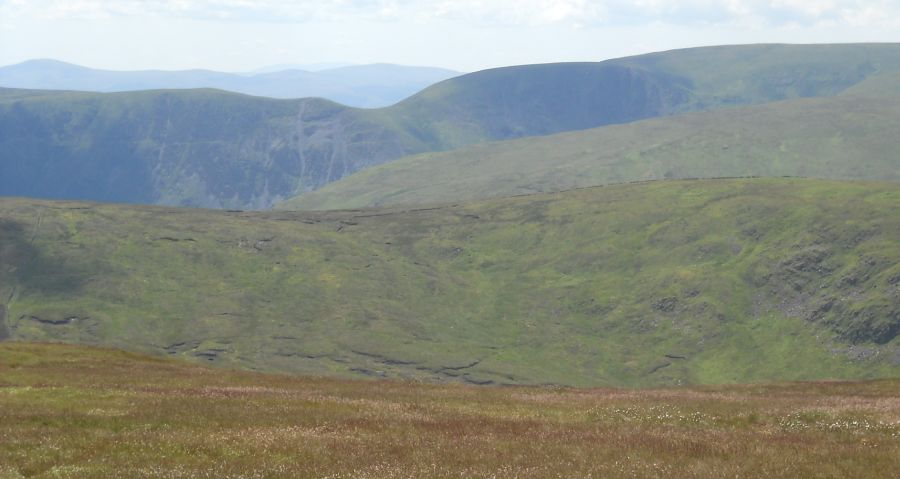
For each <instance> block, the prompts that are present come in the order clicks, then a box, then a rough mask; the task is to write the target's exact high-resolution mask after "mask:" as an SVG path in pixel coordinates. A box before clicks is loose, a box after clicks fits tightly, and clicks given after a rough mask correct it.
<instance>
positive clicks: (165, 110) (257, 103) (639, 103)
mask: <svg viewBox="0 0 900 479" xmlns="http://www.w3.org/2000/svg"><path fill="white" fill-rule="evenodd" d="M704 55H706V56H705V57H704ZM699 58H708V61H707V62H706V63H703V65H702V66H703V68H700V66H698V65H697V64H698V62H699V60H698V59H699ZM719 70H727V71H732V73H729V74H723V73H716V72H718V71H719ZM897 72H900V45H811V46H790V45H760V46H747V47H719V48H707V49H694V50H686V51H675V52H666V53H661V54H655V55H647V56H642V57H633V58H626V59H620V60H611V61H608V62H602V63H595V64H594V63H575V64H548V65H529V66H522V67H510V68H501V69H495V70H487V71H483V72H478V73H474V74H469V75H463V76H461V77H457V78H453V79H450V80H446V81H444V82H441V83H438V84H436V85H434V86H432V87H429V88H427V89H426V90H424V91H422V92H421V93H419V94H417V95H415V96H413V97H411V98H409V99H407V100H404V101H402V102H400V103H398V104H396V105H394V106H391V107H388V108H382V109H374V110H362V109H353V108H348V107H344V106H341V105H338V104H333V103H328V102H325V101H323V100H282V101H280V102H278V101H276V100H266V99H259V98H249V97H244V96H240V95H233V94H232V95H228V94H225V93H213V92H208V91H178V92H166V91H154V92H139V93H117V94H73V93H68V94H59V93H48V94H47V95H44V96H41V95H37V94H34V93H2V92H0V126H2V128H0V151H2V152H3V156H2V157H0V178H2V179H3V181H4V184H5V185H6V186H3V187H2V188H0V195H13V194H14V195H24V196H41V197H52V198H70V199H92V200H104V201H121V202H149V203H159V204H172V205H194V206H207V207H217V208H220V207H227V208H265V207H268V206H270V205H271V204H272V203H274V202H276V201H278V200H281V199H284V198H288V197H292V196H295V195H297V194H300V193H303V192H306V191H310V190H313V189H316V188H319V187H321V186H322V185H325V184H327V183H329V182H332V181H335V180H338V179H340V178H342V177H344V176H346V175H348V174H350V173H353V172H355V171H358V170H360V169H363V168H366V167H369V166H373V165H377V164H380V163H384V162H387V161H391V160H394V159H397V158H400V157H402V156H406V155H410V154H415V153H422V152H428V151H439V150H451V149H454V148H459V147H463V146H467V145H471V144H475V143H481V142H487V141H492V140H504V139H514V138H519V137H525V136H533V135H545V134H552V133H558V132H562V131H568V130H578V129H588V128H593V127H599V126H604V125H609V124H615V123H624V122H631V121H636V120H642V119H647V118H652V117H657V116H660V115H670V114H676V113H684V112H689V111H693V110H706V109H717V108H721V107H723V106H734V105H737V104H756V103H765V102H768V101H775V100H781V99H785V98H795V97H798V96H831V95H834V94H837V93H839V92H842V91H846V90H850V89H857V88H860V87H861V86H863V85H873V84H874V82H876V81H877V80H879V79H884V78H894V77H893V76H892V75H897ZM742 85H743V86H747V88H746V89H744V90H742V89H741V86H742ZM742 91H743V92H744V93H743V94H742V93H741V92H742ZM870 91H878V89H877V88H872V89H870ZM170 105H179V106H178V108H172V107H170ZM169 125H173V126H174V125H181V126H179V127H174V130H173V128H170V127H169ZM175 130H178V131H177V134H175V133H172V132H173V131H175ZM176 138H177V142H176ZM101 163H102V164H101ZM173 165H174V166H173ZM148 178H150V179H149V180H148ZM120 184H126V185H141V186H142V188H143V189H140V188H138V191H139V192H140V194H138V193H134V194H129V191H131V188H122V187H120V186H119V185H120ZM8 185H13V187H10V186H8ZM51 185H52V186H51ZM71 185H78V186H77V187H72V186H71ZM11 188H12V189H11ZM123 190H125V191H123ZM48 191H49V192H50V193H48Z"/></svg>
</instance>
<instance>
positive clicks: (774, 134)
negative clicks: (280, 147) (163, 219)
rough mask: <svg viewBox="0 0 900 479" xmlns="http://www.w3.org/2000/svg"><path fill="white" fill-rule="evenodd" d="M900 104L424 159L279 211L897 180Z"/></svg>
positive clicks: (854, 100) (602, 134) (831, 108)
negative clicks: (714, 182) (584, 190)
mask: <svg viewBox="0 0 900 479" xmlns="http://www.w3.org/2000/svg"><path fill="white" fill-rule="evenodd" d="M898 131H900V95H896V96H891V95H884V96H880V97H879V96H873V94H872V92H871V91H870V90H867V91H862V92H860V93H853V94H851V93H849V92H848V93H847V94H844V95H841V96H839V97H836V98H808V99H796V100H790V101H783V102H775V103H768V104H765V105H757V106H750V107H740V108H726V109H721V110H716V111H711V112H698V113H689V114H683V115H678V116H670V117H665V118H656V119H651V120H644V121H639V122H634V123H629V124H626V125H613V126H607V127H601V128H596V129H592V130H583V131H577V132H568V133H560V134H556V135H550V136H541V137H532V138H523V139H519V140H510V141H505V142H496V143H489V144H484V145H477V146H471V147H467V148H461V149H458V150H453V151H449V152H440V153H424V154H421V155H416V156H411V157H407V158H403V159H400V160H397V161H393V162H390V163H387V164H384V165H379V166H375V167H372V168H368V169H366V170H363V171H360V172H358V173H356V174H353V175H351V176H349V177H347V178H344V179H342V180H340V181H337V182H335V183H331V184H329V185H326V186H325V187H323V188H321V189H318V190H316V191H312V192H308V193H305V194H303V195H301V196H299V197H297V198H294V199H292V200H289V201H286V202H284V203H282V204H280V205H278V208H281V209H336V208H358V207H363V206H381V205H400V204H403V205H421V204H429V203H439V202H452V201H465V200H471V199H478V198H489V197H500V196H510V195H517V194H523V193H534V192H542V191H544V192H549V191H563V190H567V189H571V188H579V187H587V186H595V185H602V184H610V183H621V182H628V181H635V180H655V179H666V178H710V177H737V176H806V177H817V178H831V179H868V180H891V181H897V180H900V155H898V151H900V138H898V136H897V132H898Z"/></svg>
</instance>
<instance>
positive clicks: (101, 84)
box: [0, 60, 460, 108]
mask: <svg viewBox="0 0 900 479" xmlns="http://www.w3.org/2000/svg"><path fill="white" fill-rule="evenodd" d="M458 75H460V73H459V72H455V71H451V70H446V69H443V68H433V67H410V66H403V65H390V64H373V65H355V66H348V67H340V68H333V69H326V70H322V71H317V72H311V71H305V70H296V69H288V70H282V71H266V72H260V73H252V74H239V73H223V72H215V71H209V70H182V71H163V70H147V71H111V70H97V69H92V68H86V67H82V66H78V65H72V64H70V63H65V62H60V61H56V60H30V61H27V62H23V63H19V64H16V65H9V66H5V67H0V87H6V88H20V89H31V90H78V91H88V92H123V91H136V90H160V89H175V88H181V89H183V88H216V89H220V90H226V91H231V92H235V93H244V94H247V95H255V96H264V97H270V98H307V97H319V98H325V99H328V100H331V101H335V102H338V103H341V104H344V105H349V106H355V107H361V108H378V107H384V106H388V105H392V104H394V103H397V102H398V101H400V100H402V99H404V98H407V97H409V96H410V95H413V94H415V93H416V92H418V91H420V90H422V89H423V88H426V87H428V86H429V85H432V84H434V83H437V82H439V81H443V80H446V79H448V78H452V77H454V76H458Z"/></svg>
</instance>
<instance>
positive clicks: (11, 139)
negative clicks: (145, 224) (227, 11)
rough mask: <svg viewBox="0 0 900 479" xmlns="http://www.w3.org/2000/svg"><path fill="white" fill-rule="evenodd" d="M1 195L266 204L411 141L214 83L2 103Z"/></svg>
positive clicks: (325, 108)
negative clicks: (206, 87) (212, 87)
mask: <svg viewBox="0 0 900 479" xmlns="http://www.w3.org/2000/svg"><path fill="white" fill-rule="evenodd" d="M0 147H2V148H3V151H4V157H3V160H2V162H0V173H2V174H0V193H2V194H3V195H12V196H17V195H18V196H36V197H44V198H83V199H91V200H100V201H117V202H127V203H157V204H168V205H186V206H200V207H212V208H265V207H267V206H269V205H271V204H272V203H273V202H274V201H277V200H279V199H281V198H285V197H287V196H291V195H293V194H296V193H297V192H302V191H306V190H309V189H313V188H316V187H318V186H321V185H323V184H325V183H328V182H330V181H334V180H336V179H339V178H341V177H343V176H345V175H346V174H348V173H349V172H352V171H356V170H358V169H360V168H364V167H366V166H369V165H373V164H377V163H380V162H383V161H387V160H389V159H393V158H397V157H400V156H402V155H404V154H405V153H407V151H408V147H407V146H406V145H404V144H403V142H402V141H400V139H399V137H398V135H397V134H396V133H395V132H392V131H390V130H389V129H387V128H385V127H383V126H381V125H378V124H376V123H374V122H372V121H368V120H366V119H365V118H364V112H363V111H359V110H353V109H348V108H345V107H342V106H340V105H337V104H334V103H330V102H327V101H324V100H318V99H308V100H297V101H275V100H268V99H262V98H253V97H245V96H239V95H232V94H226V93H222V92H215V91H157V92H141V93H129V94H107V95H103V94H65V95H47V96H35V97H32V98H31V99H30V100H29V101H23V100H20V99H15V100H11V101H6V102H2V103H0Z"/></svg>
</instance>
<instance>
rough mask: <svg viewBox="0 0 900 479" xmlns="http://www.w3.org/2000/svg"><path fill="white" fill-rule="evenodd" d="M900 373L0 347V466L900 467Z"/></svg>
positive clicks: (826, 471)
mask: <svg viewBox="0 0 900 479" xmlns="http://www.w3.org/2000/svg"><path fill="white" fill-rule="evenodd" d="M898 470H900V380H886V381H875V382H857V383H854V382H817V383H798V384H777V385H746V386H727V387H706V388H692V389H664V390H608V389H594V390H576V389H559V388H519V387H516V388H479V387H471V386H459V385H454V386H448V385H429V384H417V383H405V382H389V381H350V380H337V379H324V378H300V377H287V376H275V375H261V374H254V373H248V372H239V371H228V370H220V369H208V368H203V367H198V366H193V365H188V364H183V363H179V362H174V361H168V360H160V359H155V358H149V357H144V356H137V355H133V354H129V353H123V352H120V351H114V350H106V349H92V348H84V347H74V346H63V345H46V344H24V343H4V344H0V478H17V477H78V478H81V477H166V478H181V477H211V478H212V477H215V478H222V477H234V478H238V477H240V478H257V477H259V478H265V477H323V478H326V477H327V478H367V477H385V478H413V477H446V478H450V477H455V478H459V477H483V478H493V477H497V478H531V477H541V478H543V477H566V478H569V477H594V478H599V477H603V478H618V477H682V478H701V477H716V478H718V477H792V478H793V477H823V478H827V477H896V474H897V471H898Z"/></svg>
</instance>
